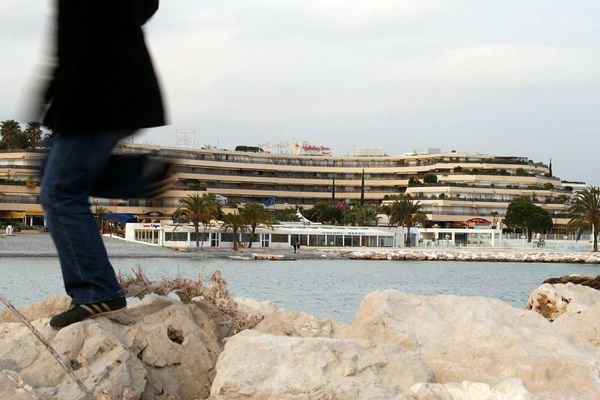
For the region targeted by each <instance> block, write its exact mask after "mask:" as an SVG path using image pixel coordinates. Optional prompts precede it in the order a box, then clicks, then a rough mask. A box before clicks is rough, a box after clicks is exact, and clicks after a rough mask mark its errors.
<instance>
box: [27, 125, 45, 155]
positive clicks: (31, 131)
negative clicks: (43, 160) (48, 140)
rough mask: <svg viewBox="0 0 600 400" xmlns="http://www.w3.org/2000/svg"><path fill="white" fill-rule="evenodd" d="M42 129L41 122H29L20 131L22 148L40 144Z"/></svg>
mask: <svg viewBox="0 0 600 400" xmlns="http://www.w3.org/2000/svg"><path fill="white" fill-rule="evenodd" d="M43 134H44V131H43V130H42V124H41V123H39V122H35V121H32V122H29V123H28V124H27V127H26V128H25V130H24V131H23V132H22V137H23V138H22V144H24V146H23V148H26V149H27V148H32V147H38V146H41V145H42V141H43V138H42V137H43Z"/></svg>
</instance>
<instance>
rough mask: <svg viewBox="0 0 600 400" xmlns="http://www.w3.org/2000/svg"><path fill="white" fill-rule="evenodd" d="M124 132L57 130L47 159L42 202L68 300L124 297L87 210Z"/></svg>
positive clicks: (92, 217)
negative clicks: (75, 133)
mask: <svg viewBox="0 0 600 400" xmlns="http://www.w3.org/2000/svg"><path fill="white" fill-rule="evenodd" d="M129 134H131V132H123V131H120V132H105V133H99V134H88V135H85V134H82V135H79V136H58V137H57V138H56V139H55V140H54V143H53V144H52V147H51V149H50V152H49V154H48V158H47V159H46V164H45V167H44V172H43V177H42V193H41V203H42V207H43V208H44V211H45V213H46V221H47V224H48V228H49V230H50V234H51V235H52V240H53V241H54V245H55V246H56V249H57V251H58V258H59V260H60V266H61V270H62V275H63V281H64V285H65V289H66V292H67V294H68V295H69V296H71V298H72V303H73V304H89V303H97V302H101V301H108V300H114V299H117V298H122V297H125V293H124V291H123V289H122V288H121V286H120V285H119V283H118V281H117V278H116V276H115V271H114V269H113V267H112V265H111V264H110V261H109V260H108V255H107V253H106V248H105V247H104V242H103V241H102V237H101V236H100V232H99V230H98V225H97V223H96V219H95V218H94V216H93V215H92V213H91V211H90V201H89V197H90V191H91V190H92V188H93V187H94V184H95V183H96V182H97V181H98V180H100V179H101V178H102V175H103V173H104V170H105V168H106V167H107V164H108V161H109V160H110V158H111V152H112V150H113V148H114V147H115V145H116V144H117V143H118V142H119V140H121V139H122V138H124V137H125V136H127V135H129Z"/></svg>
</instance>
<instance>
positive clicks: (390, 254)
mask: <svg viewBox="0 0 600 400" xmlns="http://www.w3.org/2000/svg"><path fill="white" fill-rule="evenodd" d="M104 243H105V245H106V249H107V251H108V254H109V256H110V257H111V258H194V259H203V258H238V259H250V258H251V257H252V255H253V254H257V255H259V256H260V257H261V258H262V257H266V258H268V256H269V255H273V256H276V257H279V258H277V259H281V256H283V259H286V260H294V259H297V260H310V259H313V260H314V259H363V260H367V259H370V260H406V261H490V262H552V263H587V264H600V253H592V252H591V251H568V252H567V251H554V250H552V249H543V248H504V247H503V248H492V247H473V248H470V247H461V248H453V247H451V248H420V247H416V248H398V247H395V248H385V249H381V248H369V247H359V248H348V247H309V246H304V247H302V248H301V249H300V250H299V251H298V252H297V253H295V254H294V251H293V249H292V248H291V247H290V248H289V249H288V248H261V247H255V248H242V249H240V250H238V251H234V250H232V249H229V248H221V247H219V248H214V247H204V248H202V249H201V250H200V251H197V250H196V248H195V247H191V248H189V249H186V250H175V249H171V248H166V247H160V246H151V245H145V244H140V243H134V242H129V241H125V240H123V239H121V238H114V237H113V238H111V237H107V236H104ZM56 256H57V254H56V249H55V248H54V244H53V243H52V239H51V237H50V235H49V234H47V233H25V234H15V235H13V236H0V257H56ZM262 259H264V258H262Z"/></svg>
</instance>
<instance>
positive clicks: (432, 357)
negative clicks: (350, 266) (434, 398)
mask: <svg viewBox="0 0 600 400" xmlns="http://www.w3.org/2000/svg"><path fill="white" fill-rule="evenodd" d="M348 337H352V338H358V337H360V338H364V339H369V340H372V341H374V342H378V343H391V344H397V345H399V346H402V347H405V348H408V349H416V350H418V351H419V352H420V354H421V357H422V359H423V361H425V363H426V364H428V365H429V366H431V367H432V369H433V370H434V372H435V375H436V378H437V382H440V383H448V382H461V381H464V380H467V381H473V382H481V383H485V384H488V385H494V384H496V383H497V382H499V381H502V380H505V379H509V378H518V379H520V380H522V381H523V383H524V385H525V386H526V388H527V390H529V391H530V392H531V393H533V394H534V395H536V396H539V397H541V398H544V399H564V398H576V399H594V398H600V350H599V349H596V348H593V347H592V346H582V345H580V344H578V343H577V342H573V341H572V340H570V339H569V338H567V337H565V336H564V335H563V334H562V333H560V332H556V331H554V330H553V329H552V328H551V324H550V322H548V321H547V320H545V319H544V318H543V317H541V316H540V315H539V314H537V313H534V312H531V311H527V310H522V309H517V308H514V307H512V306H510V305H508V304H506V303H503V302H501V301H499V300H493V299H486V298H481V297H456V296H435V297H425V296H416V295H410V294H405V293H400V292H397V291H394V290H386V291H379V292H374V293H371V294H369V295H367V297H366V298H365V299H364V300H363V302H362V304H361V306H360V309H359V311H358V313H357V316H356V319H355V321H354V323H353V324H352V325H351V327H350V330H349V333H348Z"/></svg>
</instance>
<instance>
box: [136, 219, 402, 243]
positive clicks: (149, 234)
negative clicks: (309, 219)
mask: <svg viewBox="0 0 600 400" xmlns="http://www.w3.org/2000/svg"><path fill="white" fill-rule="evenodd" d="M199 236H200V237H199V244H200V246H201V247H224V248H230V247H233V242H234V239H235V240H237V242H238V246H240V247H245V246H247V245H248V244H249V242H250V236H251V233H250V232H244V233H239V234H238V236H237V238H234V237H233V233H232V232H231V231H230V230H229V231H223V230H222V229H221V226H220V225H211V226H210V227H208V229H205V228H204V226H200V229H199ZM395 237H396V231H395V230H393V231H390V230H383V229H377V228H370V227H350V226H345V227H338V226H326V225H318V226H314V225H312V226H304V225H302V224H301V223H287V224H281V225H274V226H273V229H269V228H267V227H262V226H261V227H257V228H256V232H255V235H254V238H253V240H252V242H253V244H252V246H253V247H273V248H289V247H290V246H292V245H293V244H294V243H298V244H300V245H301V246H310V247H394V246H395V245H396V240H395ZM125 239H126V240H129V241H132V242H140V243H146V244H150V245H155V246H165V247H173V248H187V247H194V246H196V233H195V230H194V227H193V226H192V225H191V224H185V225H183V224H173V223H172V222H166V223H165V222H163V223H162V224H158V223H153V224H150V223H128V224H127V225H126V227H125Z"/></svg>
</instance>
